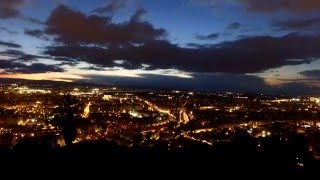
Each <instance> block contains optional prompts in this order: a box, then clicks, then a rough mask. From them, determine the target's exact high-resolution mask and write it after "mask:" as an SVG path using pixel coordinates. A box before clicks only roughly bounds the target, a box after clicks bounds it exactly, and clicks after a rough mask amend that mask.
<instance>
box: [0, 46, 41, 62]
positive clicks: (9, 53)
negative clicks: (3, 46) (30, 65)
mask: <svg viewBox="0 0 320 180" xmlns="http://www.w3.org/2000/svg"><path fill="white" fill-rule="evenodd" d="M0 55H2V56H6V57H10V58H11V60H12V61H17V62H32V61H37V60H38V59H39V58H44V57H43V56H38V55H32V54H26V53H24V52H23V51H19V50H15V49H7V50H5V51H2V52H0Z"/></svg>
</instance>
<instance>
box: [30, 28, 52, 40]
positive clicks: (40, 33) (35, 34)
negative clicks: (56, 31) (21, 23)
mask: <svg viewBox="0 0 320 180" xmlns="http://www.w3.org/2000/svg"><path fill="white" fill-rule="evenodd" d="M24 33H25V34H27V35H29V36H33V37H36V38H39V39H43V40H49V38H48V37H47V36H46V35H45V34H44V32H43V31H42V30H39V29H35V30H30V29H25V30H24Z"/></svg>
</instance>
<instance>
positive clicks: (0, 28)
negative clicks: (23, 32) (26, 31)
mask: <svg viewBox="0 0 320 180" xmlns="http://www.w3.org/2000/svg"><path fill="white" fill-rule="evenodd" d="M0 30H1V31H5V32H7V33H10V34H18V32H17V31H14V30H11V29H8V28H6V27H2V26H0Z"/></svg>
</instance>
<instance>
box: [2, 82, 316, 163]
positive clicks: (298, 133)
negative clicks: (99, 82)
mask: <svg viewBox="0 0 320 180" xmlns="http://www.w3.org/2000/svg"><path fill="white" fill-rule="evenodd" d="M63 87H64V88H60V86H58V85H57V86H51V85H45V86H44V85H41V86H39V85H37V84H36V83H35V84H30V83H23V82H19V83H17V84H4V83H3V84H1V92H0V96H1V99H2V101H1V104H0V106H1V107H0V110H1V111H0V113H1V119H0V123H1V130H0V131H1V135H0V143H1V144H0V145H1V147H3V148H10V149H11V148H13V149H16V148H21V147H24V145H23V144H33V145H36V144H38V145H41V146H44V147H46V148H49V149H56V148H58V149H60V148H65V146H70V144H74V145H76V144H82V143H83V142H89V141H107V142H113V143H115V144H117V145H118V146H119V147H127V148H132V147H135V146H141V147H144V148H147V149H148V148H153V147H159V146H160V147H163V146H164V147H165V151H179V149H181V150H183V149H185V148H187V149H188V148H189V147H190V146H191V145H193V144H194V145H197V144H198V145H203V146H207V148H209V149H216V148H220V147H228V146H231V145H232V144H234V143H235V142H237V139H238V138H240V137H241V136H240V137H239V133H244V134H245V135H242V136H245V137H246V136H248V137H247V138H249V139H250V142H251V143H252V144H250V145H252V146H254V149H255V150H257V151H262V152H263V151H265V150H267V149H268V148H270V146H271V145H272V143H274V142H277V143H281V144H284V145H287V146H296V145H297V144H296V143H298V140H297V139H296V138H298V139H299V138H303V143H304V144H299V145H300V146H301V147H297V149H292V151H293V152H292V153H294V154H293V156H294V158H296V164H295V165H296V168H304V166H305V163H308V161H310V160H309V159H306V158H311V159H313V160H314V161H315V162H317V161H318V160H319V159H320V141H319V137H320V103H319V98H318V97H311V96H297V97H288V96H283V95H264V94H243V93H232V92H225V93H220V92H200V91H199V92H195V91H194V92H190V91H177V90H165V91H164V90H152V91H151V90H142V89H130V88H117V87H108V86H98V87H95V86H91V85H77V84H65V85H63ZM69 111H71V116H69V113H70V112H69ZM64 121H65V122H68V121H69V122H72V121H73V125H74V128H75V131H76V133H75V136H74V137H71V138H72V141H71V142H69V140H68V139H67V138H68V137H67V136H70V135H68V134H66V133H65V132H64V128H68V127H67V126H66V125H64V124H66V123H65V122H64ZM69 131H70V130H69ZM240 139H241V138H240ZM270 143H271V144H270ZM68 144H69V145H68ZM300 148H302V150H301V149H300Z"/></svg>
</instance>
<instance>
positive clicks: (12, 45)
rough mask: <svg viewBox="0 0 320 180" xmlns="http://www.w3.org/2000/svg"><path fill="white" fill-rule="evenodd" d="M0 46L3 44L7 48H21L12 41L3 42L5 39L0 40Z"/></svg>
mask: <svg viewBox="0 0 320 180" xmlns="http://www.w3.org/2000/svg"><path fill="white" fill-rule="evenodd" d="M0 46H5V47H9V48H21V45H19V44H16V43H12V42H5V41H0Z"/></svg>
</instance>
